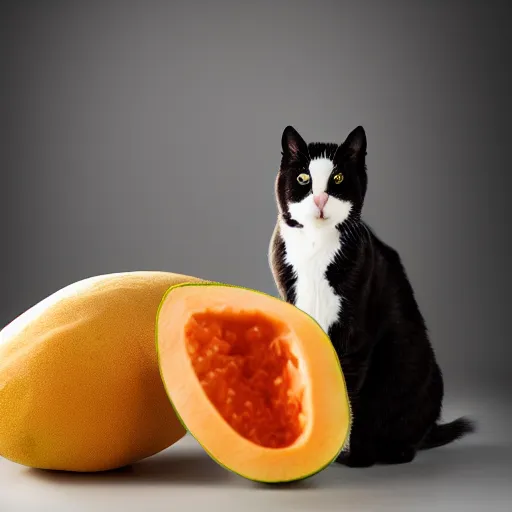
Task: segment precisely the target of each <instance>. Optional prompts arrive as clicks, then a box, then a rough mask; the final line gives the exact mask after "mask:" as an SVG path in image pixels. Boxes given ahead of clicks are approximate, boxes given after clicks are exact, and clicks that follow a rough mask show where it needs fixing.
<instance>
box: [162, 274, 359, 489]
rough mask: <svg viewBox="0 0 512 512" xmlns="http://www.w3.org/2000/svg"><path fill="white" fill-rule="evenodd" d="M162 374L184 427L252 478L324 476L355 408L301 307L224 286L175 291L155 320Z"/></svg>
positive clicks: (327, 345) (322, 336) (322, 338)
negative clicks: (320, 474) (320, 472)
mask: <svg viewBox="0 0 512 512" xmlns="http://www.w3.org/2000/svg"><path fill="white" fill-rule="evenodd" d="M156 344H157V352H158V360H159V367H160V374H161V377H162V380H163V383H164V387H165V389H166V391H167V394H168V396H169V399H170V401H171V403H172V405H173V407H174V409H175V411H176V413H177V415H178V417H179V418H180V420H181V421H182V422H183V425H184V427H185V428H186V429H187V430H188V431H189V432H190V433H191V434H192V436H194V437H195V438H196V440H197V441H198V442H199V444H201V446H202V447H203V448H204V449H205V451H206V452H207V453H208V454H209V455H210V456H211V457H212V458H213V459H214V460H216V461H217V462H218V463H219V464H221V465H222V466H224V467H225V468H227V469H229V470H231V471H233V472H234V473H237V474H239V475H241V476H243V477H245V478H248V479H250V480H255V481H260V482H268V483H272V482H288V481H293V480H299V479H303V478H306V477H309V476H312V475H314V474H315V473H318V472H319V471H321V470H322V469H324V468H325V467H326V466H327V465H329V464H330V463H331V462H332V461H333V460H334V459H335V458H336V457H337V455H338V454H339V453H340V451H341V450H342V449H343V446H344V444H345V442H346V441H347V439H348V434H349V431H350V423H351V414H350V403H349V399H348V395H347V391H346V385H345V379H344V376H343V373H342V370H341V366H340V363H339V360H338V357H337V355H336V352H335V351H334V348H333V346H332V344H331V342H330V340H329V338H328V336H327V334H326V333H325V332H324V331H323V330H322V328H321V327H320V326H319V325H318V324H317V323H316V322H315V321H314V320H313V319H312V318H311V317H310V316H308V315H307V314H306V313H304V312H303V311H301V310H300V309H298V308H296V307H295V306H293V305H291V304H289V303H287V302H285V301H283V300H281V299H279V298H276V297H272V296H270V295H267V294H265V293H262V292H258V291H255V290H250V289H246V288H241V287H236V286H232V285H225V284H220V283H204V284H202V283H197V284H196V283H188V284H184V285H177V286H173V287H171V288H170V289H169V290H168V291H167V293H166V294H165V296H164V298H163V300H162V303H161V305H160V308H159V310H158V314H157V322H156Z"/></svg>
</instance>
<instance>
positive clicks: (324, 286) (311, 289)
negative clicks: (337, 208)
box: [280, 222, 341, 332]
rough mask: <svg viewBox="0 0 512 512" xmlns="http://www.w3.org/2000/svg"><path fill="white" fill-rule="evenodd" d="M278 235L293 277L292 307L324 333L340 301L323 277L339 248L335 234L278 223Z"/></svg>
mask: <svg viewBox="0 0 512 512" xmlns="http://www.w3.org/2000/svg"><path fill="white" fill-rule="evenodd" d="M280 234H281V237H282V239H283V241H284V244H285V247H286V256H285V261H286V263H287V264H288V265H290V266H291V267H292V268H293V270H294V272H295V276H296V282H295V289H294V291H295V306H296V307H298V308H299V309H301V310H302V311H304V312H305V313H307V314H308V315H310V316H312V317H313V318H314V319H315V320H316V321H317V322H318V323H319V324H320V326H321V327H322V329H323V330H324V331H325V332H328V330H329V327H330V326H331V325H332V324H334V323H335V322H336V320H337V319H338V316H339V313H340V310H341V297H340V296H339V295H336V293H334V290H333V289H332V287H331V286H330V284H329V282H328V281H327V278H326V275H325V274H326V271H327V267H328V266H329V265H330V264H331V263H332V262H333V260H334V257H335V255H336V253H337V252H338V251H339V250H340V248H341V244H340V237H339V233H338V231H337V230H336V229H335V228H332V229H329V228H326V229H318V228H305V227H304V228H292V227H290V226H288V225H286V224H285V223H284V222H282V223H281V225H280Z"/></svg>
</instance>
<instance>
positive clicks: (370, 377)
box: [268, 126, 475, 467]
mask: <svg viewBox="0 0 512 512" xmlns="http://www.w3.org/2000/svg"><path fill="white" fill-rule="evenodd" d="M281 146H282V158H281V166H280V169H279V171H278V175H277V178H276V181H275V196H276V203H277V210H278V216H277V217H278V218H277V223H276V225H275V228H274V232H273V234H272V237H271V241H270V246H269V254H268V258H269V264H270V267H271V271H272V274H273V277H274V280H275V283H276V286H277V289H278V291H279V294H280V296H281V298H282V299H284V300H286V301H287V302H290V303H292V304H294V305H295V306H296V307H298V308H299V309H301V310H303V311H304V312H306V313H308V314H309V315H310V316H311V317H313V318H314V319H315V320H316V321H317V323H318V324H319V325H320V326H321V327H322V329H323V330H324V331H325V332H326V333H327V334H328V335H329V337H330V339H331V342H332V344H333V346H334V348H335V350H336V352H337V354H338V357H339V360H340V363H341V367H342V370H343V373H344V376H345V381H346V385H347V390H348V394H349V398H350V404H351V430H350V435H349V442H348V448H347V449H346V450H344V451H343V452H342V453H341V454H340V455H339V457H338V458H337V459H336V461H337V462H339V463H343V464H345V465H347V466H349V467H369V466H373V465H374V464H403V463H409V462H411V461H412V460H413V459H414V458H415V457H416V455H417V452H418V450H420V449H427V448H434V447H437V446H442V445H445V444H447V443H450V442H452V441H454V440H456V439H458V438H461V437H462V436H464V435H466V434H469V433H470V432H473V431H474V430H475V425H474V422H473V421H472V420H470V419H468V418H466V417H460V418H458V419H456V420H454V421H452V422H450V423H445V424H440V423H439V421H440V415H441V408H442V401H443V395H444V384H443V376H442V373H441V370H440V367H439V365H438V363H437V361H436V357H435V353H434V350H433V348H432V345H431V343H430V340H429V335H428V331H427V328H426V325H425V321H424V318H423V316H422V314H421V312H420V309H419V307H418V304H417V301H416V299H415V295H414V291H413V288H412V286H411V284H410V281H409V279H408V277H407V274H406V271H405V269H404V266H403V264H402V262H401V258H400V256H399V254H398V252H397V251H396V250H394V249H393V248H392V247H390V246H389V245H387V244H386V243H384V242H383V241H382V240H381V239H379V238H378V237H377V235H376V234H375V233H374V231H373V230H372V229H371V228H370V227H369V225H368V224H367V223H366V222H364V221H363V220H362V217H361V212H362V208H363V203H364V199H365V195H366V191H367V186H368V177H367V166H366V149H367V140H366V133H365V130H364V128H363V127H362V126H358V127H357V128H355V129H354V130H353V131H352V132H351V133H350V134H349V135H348V136H347V138H346V140H345V141H344V142H343V143H342V144H334V143H319V142H314V143H306V142H305V141H304V139H303V138H302V137H301V135H300V134H299V133H298V132H297V131H296V130H295V129H294V128H293V127H292V126H288V127H286V128H285V130H284V132H283V134H282V139H281Z"/></svg>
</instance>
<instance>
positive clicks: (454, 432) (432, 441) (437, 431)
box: [420, 417, 476, 450]
mask: <svg viewBox="0 0 512 512" xmlns="http://www.w3.org/2000/svg"><path fill="white" fill-rule="evenodd" d="M475 430H476V425H475V422H474V421H472V420H470V419H468V418H465V417H462V418H458V419H456V420H453V421H450V422H449V423H443V424H441V425H440V424H436V425H434V427H433V428H432V430H431V431H430V432H429V433H428V434H427V436H426V438H425V439H424V440H423V443H422V444H421V446H420V450H429V449H430V448H437V447H438V446H444V445H445V444H448V443H451V442H453V441H455V440H457V439H460V438H461V437H463V436H465V435H467V434H471V433H473V432H475Z"/></svg>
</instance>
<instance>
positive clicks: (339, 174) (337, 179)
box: [333, 172, 344, 185]
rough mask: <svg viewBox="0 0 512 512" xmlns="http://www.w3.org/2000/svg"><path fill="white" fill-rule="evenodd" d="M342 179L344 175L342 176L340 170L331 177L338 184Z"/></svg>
mask: <svg viewBox="0 0 512 512" xmlns="http://www.w3.org/2000/svg"><path fill="white" fill-rule="evenodd" d="M343 179H344V177H343V174H341V172H339V173H338V174H335V175H334V177H333V180H334V183H336V185H339V184H340V183H341V182H342V181H343Z"/></svg>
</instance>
